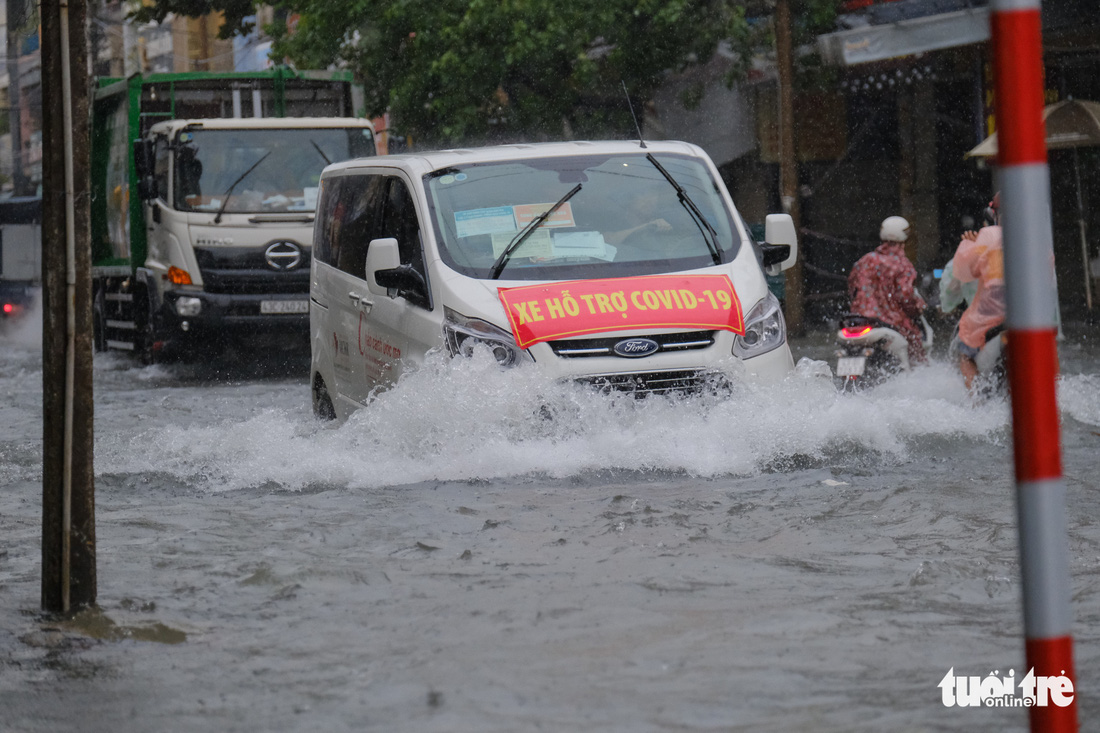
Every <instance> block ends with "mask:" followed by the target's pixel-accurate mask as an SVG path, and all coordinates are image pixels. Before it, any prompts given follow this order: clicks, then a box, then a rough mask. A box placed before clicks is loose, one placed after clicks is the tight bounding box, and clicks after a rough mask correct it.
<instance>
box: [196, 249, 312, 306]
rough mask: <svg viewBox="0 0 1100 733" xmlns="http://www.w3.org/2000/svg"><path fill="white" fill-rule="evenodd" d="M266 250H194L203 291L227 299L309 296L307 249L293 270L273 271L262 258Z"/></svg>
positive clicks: (308, 253) (308, 258) (308, 259)
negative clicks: (260, 296)
mask: <svg viewBox="0 0 1100 733" xmlns="http://www.w3.org/2000/svg"><path fill="white" fill-rule="evenodd" d="M266 249H267V247H266V245H265V246H263V247H248V248H233V249H229V248H200V247H196V248H195V259H196V260H197V261H198V263H199V271H200V272H201V273H202V281H203V287H204V289H205V290H206V291H207V292H209V293H225V294H229V295H262V294H266V293H308V292H309V262H310V251H309V249H308V248H303V249H302V260H301V262H299V263H298V265H297V266H296V267H295V268H294V269H293V270H273V269H272V268H271V267H270V266H268V264H267V261H266V260H265V258H264V252H265V251H266Z"/></svg>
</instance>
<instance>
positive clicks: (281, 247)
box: [264, 239, 302, 270]
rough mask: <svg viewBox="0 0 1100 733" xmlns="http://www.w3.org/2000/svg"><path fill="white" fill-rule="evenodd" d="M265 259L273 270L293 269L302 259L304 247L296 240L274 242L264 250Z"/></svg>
mask: <svg viewBox="0 0 1100 733" xmlns="http://www.w3.org/2000/svg"><path fill="white" fill-rule="evenodd" d="M264 260H265V261H266V262H267V266H268V267H270V268H271V269H272V270H293V269H294V268H295V267H297V266H298V264H299V263H301V261H302V249H301V247H299V246H298V245H297V244H295V243H294V242H288V241H287V240H285V239H284V240H281V241H279V242H272V243H271V244H269V245H267V249H266V250H264Z"/></svg>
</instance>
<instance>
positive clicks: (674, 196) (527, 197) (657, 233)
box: [425, 151, 745, 280]
mask: <svg viewBox="0 0 1100 733" xmlns="http://www.w3.org/2000/svg"><path fill="white" fill-rule="evenodd" d="M654 158H655V159H656V160H658V161H659V163H660V166H659V167H658V166H655V165H654V164H653V162H652V161H651V160H649V159H647V157H646V155H645V151H639V153H638V154H624V155H611V156H608V155H592V156H571V157H560V158H539V159H531V160H518V161H515V160H513V161H503V162H497V163H476V164H470V165H464V166H461V167H453V168H446V169H443V170H438V171H434V172H432V173H430V174H428V175H427V176H426V177H425V187H426V189H427V191H428V199H429V206H430V207H431V210H432V215H433V224H434V226H435V233H436V239H437V241H438V242H439V249H440V253H439V254H440V256H441V257H442V258H443V261H444V262H446V263H447V264H448V265H449V266H450V267H452V268H454V269H455V270H458V271H459V272H461V273H463V274H465V275H469V276H471V277H476V278H480V279H491V278H492V277H493V274H494V273H493V268H494V264H495V263H496V262H497V261H498V260H500V259H501V256H502V253H503V252H504V251H505V249H506V248H507V247H508V246H509V244H510V243H512V242H514V241H518V240H517V237H518V235H519V232H521V231H523V230H524V229H525V228H526V227H527V225H528V224H529V223H531V222H532V221H533V220H534V219H535V218H537V217H538V216H539V215H540V214H542V213H543V212H544V211H546V210H547V209H549V208H550V207H551V206H553V205H554V203H555V202H557V201H559V200H560V199H562V197H563V196H564V195H566V194H568V193H569V192H570V191H571V189H573V188H574V187H576V186H577V184H581V186H580V190H579V191H577V192H576V193H575V194H574V195H573V196H571V197H569V199H568V200H567V201H566V202H565V203H563V204H562V205H561V206H559V207H558V209H557V210H556V211H554V212H553V214H551V215H550V216H549V217H547V218H546V219H545V220H544V221H543V222H542V223H540V224H539V225H538V226H537V227H535V228H534V229H533V230H532V231H530V232H526V233H525V236H524V237H523V238H522V241H521V243H520V244H519V245H518V246H516V247H515V248H514V251H513V252H512V253H511V254H510V255H509V256H507V257H506V258H505V260H506V263H505V266H504V267H503V268H502V271H501V273H500V275H499V277H500V278H501V279H503V280H561V279H579V278H596V277H621V276H624V275H631V274H655V273H660V272H674V271H679V270H686V269H693V268H700V267H709V266H713V265H714V264H715V263H716V261H720V262H729V261H730V260H731V259H733V258H734V257H735V256H736V255H737V251H738V248H739V247H740V245H741V239H742V237H743V236H745V234H744V232H743V231H742V230H741V227H740V226H739V225H738V224H737V223H735V222H736V221H737V219H736V218H735V217H736V214H735V213H734V212H732V211H731V210H730V209H729V208H728V207H727V205H726V202H725V199H724V198H723V195H722V192H721V189H720V188H719V184H718V183H717V182H716V181H715V180H714V178H713V177H712V176H711V174H710V170H709V168H708V167H707V166H706V165H705V164H704V163H703V161H700V160H698V159H695V158H692V157H689V156H679V155H670V154H660V155H656V156H654ZM660 168H663V169H664V170H665V171H667V173H668V174H669V176H671V178H672V179H674V180H675V182H676V183H678V184H679V187H680V189H679V190H678V189H677V187H676V186H674V185H672V184H671V183H670V181H669V179H668V178H666V177H665V175H664V174H663V173H662V172H661V170H660ZM681 193H682V194H683V195H681ZM700 215H701V217H702V220H700ZM708 225H709V226H708ZM715 250H717V251H715Z"/></svg>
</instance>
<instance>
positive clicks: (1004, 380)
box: [947, 324, 1008, 399]
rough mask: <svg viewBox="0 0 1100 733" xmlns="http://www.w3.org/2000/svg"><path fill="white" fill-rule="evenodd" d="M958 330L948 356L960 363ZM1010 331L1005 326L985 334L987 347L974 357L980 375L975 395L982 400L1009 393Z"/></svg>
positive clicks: (974, 387) (976, 383)
mask: <svg viewBox="0 0 1100 733" xmlns="http://www.w3.org/2000/svg"><path fill="white" fill-rule="evenodd" d="M958 344H959V338H958V329H957V328H956V331H955V334H954V336H953V337H952V339H951V346H950V347H948V350H947V353H948V356H949V357H950V358H951V359H952V360H953V361H955V362H956V363H957V362H958V359H959V350H958ZM1007 360H1008V331H1006V330H1005V327H1004V325H1003V324H1002V325H1000V326H997V327H995V328H991V329H989V331H987V332H986V334H985V345H984V346H982V348H981V349H979V350H978V354H977V355H976V356H975V357H974V365H975V366H977V367H978V375H977V376H976V377H975V378H974V384H973V393H974V395H976V396H977V397H980V398H982V399H989V398H991V397H996V396H999V395H1004V394H1005V393H1006V392H1007V391H1008V362H1007Z"/></svg>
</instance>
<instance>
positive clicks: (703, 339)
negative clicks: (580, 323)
mask: <svg viewBox="0 0 1100 733" xmlns="http://www.w3.org/2000/svg"><path fill="white" fill-rule="evenodd" d="M624 338H626V337H624V336H612V337H610V338H608V337H602V338H592V339H569V340H566V341H551V342H550V348H551V349H553V351H554V353H555V354H557V355H558V356H560V357H562V358H563V359H583V358H585V357H589V356H619V355H618V354H616V353H615V351H614V346H615V344H617V343H619V342H620V341H622V340H623V339H624ZM631 338H647V339H651V340H653V341H656V342H657V345H658V349H657V350H656V351H654V352H653V353H654V354H660V353H667V352H669V351H694V350H696V349H706V348H708V347H710V346H713V345H714V331H684V332H680V333H654V334H648V335H646V336H634V337H631Z"/></svg>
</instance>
